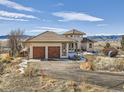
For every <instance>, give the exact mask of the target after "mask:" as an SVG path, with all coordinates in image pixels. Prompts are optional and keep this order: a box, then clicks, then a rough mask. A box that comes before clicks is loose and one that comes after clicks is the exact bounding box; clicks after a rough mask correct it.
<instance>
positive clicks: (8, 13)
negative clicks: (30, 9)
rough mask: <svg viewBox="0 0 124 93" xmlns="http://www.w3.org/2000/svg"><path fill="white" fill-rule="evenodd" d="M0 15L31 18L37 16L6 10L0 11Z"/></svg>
mask: <svg viewBox="0 0 124 93" xmlns="http://www.w3.org/2000/svg"><path fill="white" fill-rule="evenodd" d="M0 16H2V17H11V18H32V19H37V17H35V16H32V15H26V14H21V13H13V12H7V11H0Z"/></svg>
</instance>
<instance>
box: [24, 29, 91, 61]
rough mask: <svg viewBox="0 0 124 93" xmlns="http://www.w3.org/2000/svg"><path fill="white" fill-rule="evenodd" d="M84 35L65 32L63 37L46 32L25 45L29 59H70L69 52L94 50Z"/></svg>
mask: <svg viewBox="0 0 124 93" xmlns="http://www.w3.org/2000/svg"><path fill="white" fill-rule="evenodd" d="M83 35H86V34H85V33H84V32H80V31H78V30H76V29H72V30H70V31H68V32H65V33H64V34H63V35H60V34H57V33H55V32H51V31H46V32H44V33H41V34H39V35H37V36H35V37H32V38H30V39H28V40H26V41H25V42H24V45H25V47H27V48H28V50H29V58H34V59H50V58H68V54H69V52H75V51H76V50H77V49H78V50H81V49H82V48H84V49H86V50H87V49H88V50H89V49H90V50H92V49H93V42H90V40H89V39H88V40H89V41H87V40H85V39H83ZM89 44H90V45H89ZM91 44H92V45H91ZM89 46H90V47H89Z"/></svg>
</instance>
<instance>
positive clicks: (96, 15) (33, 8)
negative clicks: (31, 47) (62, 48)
mask: <svg viewBox="0 0 124 93" xmlns="http://www.w3.org/2000/svg"><path fill="white" fill-rule="evenodd" d="M17 29H21V30H23V31H24V32H25V34H26V35H37V34H40V33H42V32H44V31H55V32H57V33H60V34H61V33H64V32H66V31H69V30H71V29H77V30H79V31H82V32H85V33H86V34H87V36H93V35H120V34H124V0H0V35H6V34H9V32H10V31H11V30H17Z"/></svg>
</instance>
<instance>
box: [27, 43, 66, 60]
mask: <svg viewBox="0 0 124 93" xmlns="http://www.w3.org/2000/svg"><path fill="white" fill-rule="evenodd" d="M25 46H26V47H28V48H30V53H29V58H33V47H37V46H44V47H45V59H48V46H59V47H60V58H68V44H67V47H66V48H67V56H62V43H28V44H26V45H25Z"/></svg>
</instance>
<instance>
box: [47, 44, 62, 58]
mask: <svg viewBox="0 0 124 93" xmlns="http://www.w3.org/2000/svg"><path fill="white" fill-rule="evenodd" d="M48 58H60V47H59V46H49V47H48Z"/></svg>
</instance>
